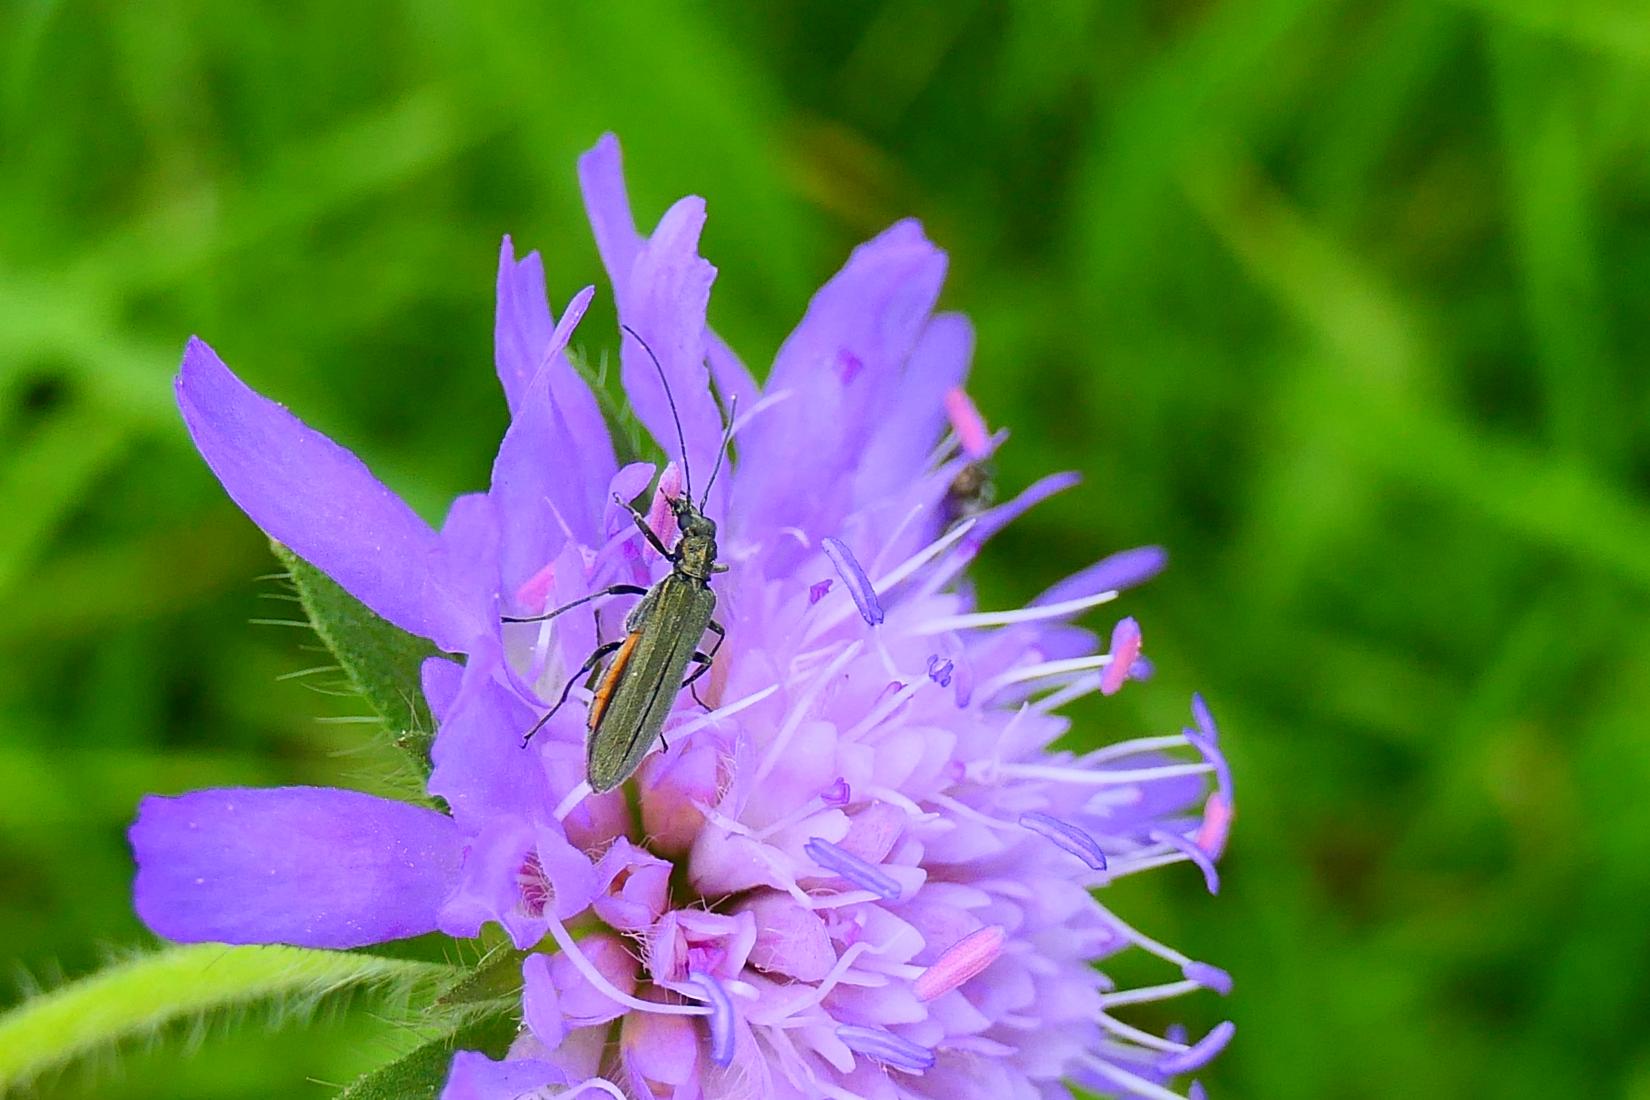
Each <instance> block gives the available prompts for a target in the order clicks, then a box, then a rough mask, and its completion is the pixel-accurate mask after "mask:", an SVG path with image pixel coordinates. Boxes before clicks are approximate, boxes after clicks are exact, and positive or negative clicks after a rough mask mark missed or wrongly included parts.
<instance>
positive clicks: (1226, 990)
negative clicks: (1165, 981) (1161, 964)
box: [1180, 962, 1232, 997]
mask: <svg viewBox="0 0 1650 1100" xmlns="http://www.w3.org/2000/svg"><path fill="white" fill-rule="evenodd" d="M1180 972H1181V973H1182V974H1184V975H1185V976H1186V980H1187V981H1189V982H1196V983H1197V984H1198V985H1201V986H1202V987H1203V988H1204V989H1210V990H1213V991H1214V992H1216V993H1219V994H1220V995H1221V996H1222V997H1226V996H1230V995H1231V992H1232V976H1231V975H1230V974H1228V973H1226V971H1224V970H1222V969H1221V968H1220V967H1218V966H1210V965H1209V964H1208V963H1200V962H1188V963H1187V964H1186V965H1185V966H1183V967H1181V968H1180Z"/></svg>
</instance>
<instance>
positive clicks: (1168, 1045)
mask: <svg viewBox="0 0 1650 1100" xmlns="http://www.w3.org/2000/svg"><path fill="white" fill-rule="evenodd" d="M1100 1026H1101V1027H1102V1028H1104V1029H1105V1030H1107V1031H1109V1032H1111V1033H1112V1034H1113V1035H1121V1036H1122V1037H1123V1038H1125V1039H1127V1040H1129V1041H1130V1042H1131V1043H1138V1044H1139V1045H1140V1046H1143V1047H1149V1048H1150V1049H1152V1050H1156V1051H1161V1052H1164V1053H1168V1054H1179V1053H1180V1052H1181V1051H1183V1050H1185V1049H1186V1044H1185V1043H1180V1042H1176V1041H1175V1040H1174V1038H1173V1036H1174V1035H1175V1033H1176V1031H1177V1029H1176V1028H1170V1029H1169V1035H1170V1036H1171V1038H1168V1039H1164V1038H1162V1037H1161V1036H1157V1035H1153V1034H1152V1033H1151V1032H1149V1031H1141V1030H1140V1029H1139V1028H1137V1027H1131V1026H1130V1025H1128V1024H1125V1023H1124V1022H1123V1021H1122V1020H1119V1019H1118V1018H1117V1017H1115V1016H1108V1015H1106V1014H1105V1013H1104V1012H1102V1013H1100Z"/></svg>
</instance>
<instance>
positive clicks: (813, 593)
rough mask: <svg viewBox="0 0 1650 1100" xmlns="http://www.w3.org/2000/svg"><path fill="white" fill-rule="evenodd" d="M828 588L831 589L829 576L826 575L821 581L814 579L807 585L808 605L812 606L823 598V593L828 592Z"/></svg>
mask: <svg viewBox="0 0 1650 1100" xmlns="http://www.w3.org/2000/svg"><path fill="white" fill-rule="evenodd" d="M830 590H831V578H829V577H826V578H825V579H824V580H822V581H816V582H814V583H813V584H811V585H809V586H808V606H809V607H812V606H813V605H814V604H816V603H818V602H819V601H820V600H823V599H824V598H825V594H826V593H827V592H829V591H830Z"/></svg>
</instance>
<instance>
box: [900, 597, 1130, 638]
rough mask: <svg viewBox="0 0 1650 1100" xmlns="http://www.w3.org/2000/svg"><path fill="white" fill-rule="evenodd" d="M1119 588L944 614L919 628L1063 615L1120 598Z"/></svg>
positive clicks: (932, 631)
mask: <svg viewBox="0 0 1650 1100" xmlns="http://www.w3.org/2000/svg"><path fill="white" fill-rule="evenodd" d="M1117 595H1118V594H1117V592H1116V591H1115V590H1112V591H1108V592H1097V593H1095V594H1094V595H1092V596H1083V597H1081V598H1079V599H1075V600H1066V601H1064V602H1062V603H1051V604H1043V605H1042V606H1040V607H1038V606H1033V607H1021V608H1016V609H1014V610H1013V611H975V612H971V613H969V614H965V615H942V616H940V617H938V618H934V619H929V620H928V621H927V622H925V623H922V624H921V625H920V626H918V627H917V628H916V631H915V632H916V633H918V634H940V633H943V632H944V631H947V630H975V629H978V628H980V627H987V626H1011V625H1013V624H1014V623H1034V622H1039V621H1041V620H1043V619H1062V618H1065V617H1066V616H1067V615H1075V614H1076V613H1077V612H1079V611H1086V610H1088V609H1089V608H1091V607H1099V606H1100V605H1101V604H1103V603H1110V602H1111V601H1112V600H1115V599H1116V598H1117Z"/></svg>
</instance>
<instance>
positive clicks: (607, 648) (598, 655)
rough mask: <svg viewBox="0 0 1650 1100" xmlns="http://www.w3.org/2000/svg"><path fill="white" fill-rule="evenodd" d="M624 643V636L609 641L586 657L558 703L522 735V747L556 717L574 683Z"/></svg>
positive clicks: (570, 692) (564, 686) (568, 682)
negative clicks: (614, 640) (617, 639)
mask: <svg viewBox="0 0 1650 1100" xmlns="http://www.w3.org/2000/svg"><path fill="white" fill-rule="evenodd" d="M622 645H624V639H622V638H621V639H620V640H619V641H616V642H608V643H607V644H606V645H599V646H597V647H596V650H595V652H593V653H592V654H590V656H589V657H586V658H585V661H584V664H583V665H581V666H580V667H579V671H577V672H575V673H574V674H573V675H571V676H569V677H568V678H567V683H566V684H564V685H563V686H562V689H561V697H560V698H558V699H557V700H556V705H555V706H553V707H551V708H550V709H549V710H547V711H545V712H544V717H543V718H540V719H539V720H538V721H537V722H534V723H533V728H532V729H530V730H528V731H527V732H526V733H524V734H522V735H521V747H522V748H524V749H525V748H526V747H527V742H529V741H531V740H532V739H533V735H534V734H535V733H537V732H538V731H539V730H541V729H543V728H544V724H545V723H546V722H548V721H550V719H552V718H554V717H555V715H556V712H557V711H558V710H560V709H561V708H562V704H563V703H565V702H567V697H568V696H569V695H571V694H572V692H573V685H574V684H577V683H579V682H580V681H582V680H583V679H584V678H585V677H586V676H588V675H590V670H591V669H593V668H595V667H596V665H597V664H598V663H599V662H600V661H601V659H602V658H603V657H607V656H610V655H612V654H613V653H616V652H617V651H618V649H619V647H620V646H622Z"/></svg>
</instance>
